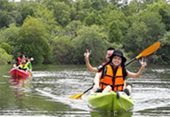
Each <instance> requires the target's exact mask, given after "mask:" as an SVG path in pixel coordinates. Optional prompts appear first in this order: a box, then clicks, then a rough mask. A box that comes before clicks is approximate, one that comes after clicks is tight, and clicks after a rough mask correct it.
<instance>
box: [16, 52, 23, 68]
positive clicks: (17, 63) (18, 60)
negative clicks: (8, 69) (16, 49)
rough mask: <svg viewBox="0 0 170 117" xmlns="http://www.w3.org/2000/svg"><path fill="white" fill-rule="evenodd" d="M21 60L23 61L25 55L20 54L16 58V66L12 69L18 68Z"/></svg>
mask: <svg viewBox="0 0 170 117" xmlns="http://www.w3.org/2000/svg"><path fill="white" fill-rule="evenodd" d="M22 60H25V55H24V54H21V55H20V56H19V57H17V59H16V64H13V68H15V67H17V66H19V65H20V63H21V61H22Z"/></svg>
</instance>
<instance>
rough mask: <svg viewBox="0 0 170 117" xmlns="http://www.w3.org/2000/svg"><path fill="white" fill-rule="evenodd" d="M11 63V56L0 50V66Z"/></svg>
mask: <svg viewBox="0 0 170 117" xmlns="http://www.w3.org/2000/svg"><path fill="white" fill-rule="evenodd" d="M11 61H12V55H9V54H7V53H6V51H5V50H4V49H2V48H0V65H4V64H7V63H8V62H11Z"/></svg>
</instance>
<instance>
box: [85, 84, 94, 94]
mask: <svg viewBox="0 0 170 117" xmlns="http://www.w3.org/2000/svg"><path fill="white" fill-rule="evenodd" d="M93 85H94V84H93ZM92 88H93V86H91V87H90V88H88V89H87V90H86V91H84V92H83V93H87V92H88V91H89V90H91V89H92Z"/></svg>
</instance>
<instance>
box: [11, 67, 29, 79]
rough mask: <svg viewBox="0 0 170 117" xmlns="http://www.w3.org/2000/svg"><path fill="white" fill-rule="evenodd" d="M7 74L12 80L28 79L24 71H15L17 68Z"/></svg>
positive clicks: (27, 74)
mask: <svg viewBox="0 0 170 117" xmlns="http://www.w3.org/2000/svg"><path fill="white" fill-rule="evenodd" d="M9 74H10V76H11V77H12V78H27V77H29V73H28V72H26V71H24V70H20V69H17V68H13V69H11V71H10V73H9Z"/></svg>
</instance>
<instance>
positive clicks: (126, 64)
mask: <svg viewBox="0 0 170 117" xmlns="http://www.w3.org/2000/svg"><path fill="white" fill-rule="evenodd" d="M135 60H136V58H133V59H132V60H131V61H129V62H128V63H126V65H125V66H127V65H129V64H130V63H132V62H133V61H135Z"/></svg>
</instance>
